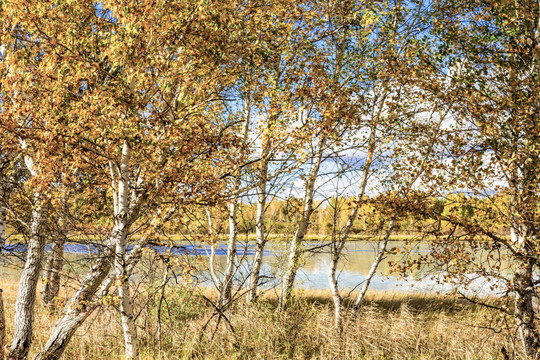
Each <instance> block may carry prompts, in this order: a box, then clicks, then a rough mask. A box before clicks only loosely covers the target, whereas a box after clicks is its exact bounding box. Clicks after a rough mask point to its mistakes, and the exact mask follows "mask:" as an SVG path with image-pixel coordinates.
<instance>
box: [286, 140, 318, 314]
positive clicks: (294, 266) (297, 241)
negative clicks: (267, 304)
mask: <svg viewBox="0 0 540 360" xmlns="http://www.w3.org/2000/svg"><path fill="white" fill-rule="evenodd" d="M325 142H326V138H325V137H323V138H322V139H321V140H320V143H319V145H318V149H317V151H316V153H315V158H314V161H313V164H312V165H311V169H310V171H309V175H308V179H307V181H306V190H305V194H304V210H303V211H302V217H301V218H300V222H299V223H298V227H297V229H296V232H295V233H294V237H293V240H292V242H291V247H290V249H289V259H288V262H287V271H286V272H285V276H284V278H283V286H282V288H281V294H280V297H279V303H278V309H279V310H283V309H285V307H286V306H287V302H288V301H289V298H290V295H291V291H292V288H293V286H294V280H295V277H296V272H297V271H298V268H299V266H300V256H301V255H302V242H303V241H304V237H305V236H306V233H307V229H308V226H309V221H310V218H311V214H312V213H313V196H314V189H315V180H316V179H317V175H318V173H319V168H320V166H321V161H322V155H323V152H324V146H325Z"/></svg>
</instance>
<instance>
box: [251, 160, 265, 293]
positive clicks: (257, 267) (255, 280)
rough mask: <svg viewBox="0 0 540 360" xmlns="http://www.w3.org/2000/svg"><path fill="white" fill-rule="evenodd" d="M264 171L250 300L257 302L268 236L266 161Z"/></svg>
mask: <svg viewBox="0 0 540 360" xmlns="http://www.w3.org/2000/svg"><path fill="white" fill-rule="evenodd" d="M262 166H263V167H264V169H262V170H261V179H262V180H263V182H262V183H261V185H260V186H259V193H258V194H257V214H256V219H255V233H256V236H257V245H256V249H255V255H254V257H253V266H252V267H251V276H250V286H249V294H248V300H249V301H255V299H256V298H257V287H258V286H259V276H260V272H261V267H262V262H263V255H264V246H265V244H266V234H265V228H264V215H265V211H266V209H265V208H266V180H265V179H266V173H267V167H268V163H267V162H266V161H265V163H264V164H262Z"/></svg>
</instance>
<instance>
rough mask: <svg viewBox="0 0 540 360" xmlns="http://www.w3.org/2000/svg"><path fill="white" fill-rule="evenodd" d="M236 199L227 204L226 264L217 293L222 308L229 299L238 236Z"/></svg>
mask: <svg viewBox="0 0 540 360" xmlns="http://www.w3.org/2000/svg"><path fill="white" fill-rule="evenodd" d="M237 217H238V201H237V200H236V201H234V202H232V203H230V204H229V243H228V245H227V265H226V267H225V275H224V278H223V283H222V287H221V291H220V293H219V304H220V306H221V307H222V308H225V307H227V305H228V304H229V303H230V301H231V291H232V283H233V277H234V270H235V259H236V240H237V237H238V222H237Z"/></svg>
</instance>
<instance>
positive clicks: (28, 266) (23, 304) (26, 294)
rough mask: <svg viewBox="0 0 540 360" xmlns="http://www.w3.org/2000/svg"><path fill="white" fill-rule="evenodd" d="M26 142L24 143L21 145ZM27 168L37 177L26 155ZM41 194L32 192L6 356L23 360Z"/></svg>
mask: <svg viewBox="0 0 540 360" xmlns="http://www.w3.org/2000/svg"><path fill="white" fill-rule="evenodd" d="M25 147H26V144H25V143H24V142H23V148H25ZM24 160H25V163H26V167H27V168H28V171H29V172H30V174H31V175H32V176H37V172H36V170H35V167H34V160H33V159H32V157H30V156H29V155H26V156H25V157H24ZM43 201H44V199H43V197H42V196H41V194H40V193H35V194H34V204H33V209H32V213H31V218H30V234H29V238H28V249H27V254H26V262H25V265H24V270H23V272H22V274H21V278H20V280H19V289H18V291H17V300H16V301H15V316H14V329H13V338H12V342H11V348H10V350H9V353H8V359H10V360H11V359H13V360H16V359H17V360H18V359H25V358H26V356H27V355H28V351H29V350H30V345H31V344H32V332H33V325H34V305H35V302H36V290H37V285H38V282H39V279H40V274H41V268H42V261H43V252H44V248H45V243H44V239H43V236H42V234H41V231H42V227H43V223H44V222H45V220H46V219H45V216H44V209H43Z"/></svg>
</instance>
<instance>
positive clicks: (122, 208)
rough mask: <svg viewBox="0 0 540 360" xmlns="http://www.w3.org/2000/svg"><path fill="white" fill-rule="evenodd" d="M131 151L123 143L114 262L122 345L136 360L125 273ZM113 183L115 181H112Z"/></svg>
mask: <svg viewBox="0 0 540 360" xmlns="http://www.w3.org/2000/svg"><path fill="white" fill-rule="evenodd" d="M130 158H131V149H130V147H129V144H128V143H127V142H126V141H125V142H124V145H123V146H122V158H121V161H120V169H119V172H118V178H119V179H118V196H117V200H118V206H117V210H118V212H117V213H116V214H115V219H114V221H115V228H116V229H115V236H114V237H115V243H116V244H115V247H116V254H115V262H114V267H115V271H116V278H117V280H118V282H119V284H120V285H119V287H118V295H119V296H120V314H121V317H122V329H123V331H124V344H125V348H126V358H127V359H134V360H136V359H138V358H139V350H138V347H137V327H136V324H135V316H134V314H133V304H132V299H131V294H130V288H129V278H128V275H127V273H126V239H127V232H128V211H129V161H130ZM112 180H113V182H114V181H115V179H114V178H113V179H112Z"/></svg>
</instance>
